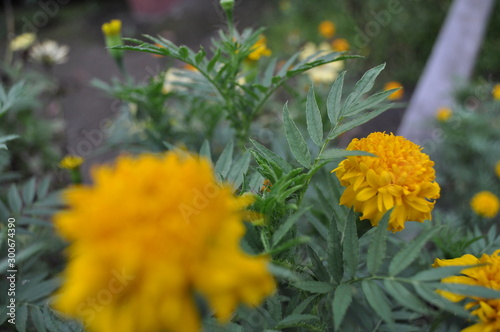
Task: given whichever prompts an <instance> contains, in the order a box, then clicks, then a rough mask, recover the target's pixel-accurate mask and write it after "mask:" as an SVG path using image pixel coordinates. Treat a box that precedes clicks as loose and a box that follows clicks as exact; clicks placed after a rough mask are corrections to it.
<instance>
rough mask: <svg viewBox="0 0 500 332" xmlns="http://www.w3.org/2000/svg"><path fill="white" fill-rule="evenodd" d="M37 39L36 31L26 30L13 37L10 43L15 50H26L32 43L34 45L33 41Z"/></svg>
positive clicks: (11, 48)
mask: <svg viewBox="0 0 500 332" xmlns="http://www.w3.org/2000/svg"><path fill="white" fill-rule="evenodd" d="M35 40H36V35H35V34H34V33H31V32H26V33H23V34H22V35H19V36H17V37H16V38H14V39H12V40H11V42H10V44H9V48H10V50H11V51H13V52H16V51H24V50H27V49H28V48H30V47H31V45H33V43H34V42H35Z"/></svg>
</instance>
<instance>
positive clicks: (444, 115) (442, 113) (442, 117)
mask: <svg viewBox="0 0 500 332" xmlns="http://www.w3.org/2000/svg"><path fill="white" fill-rule="evenodd" d="M452 115H453V111H452V110H451V109H450V108H449V107H441V108H440V109H438V111H437V114H436V119H437V120H438V121H440V122H445V121H448V120H449V119H450V118H451V116H452Z"/></svg>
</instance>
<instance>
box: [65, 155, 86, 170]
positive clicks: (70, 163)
mask: <svg viewBox="0 0 500 332" xmlns="http://www.w3.org/2000/svg"><path fill="white" fill-rule="evenodd" d="M81 164H83V158H82V157H79V156H72V155H67V156H66V157H64V158H63V159H62V160H61V161H60V162H59V167H61V168H64V169H69V170H72V169H76V168H78V167H80V165H81Z"/></svg>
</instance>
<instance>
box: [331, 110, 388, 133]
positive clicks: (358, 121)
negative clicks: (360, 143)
mask: <svg viewBox="0 0 500 332" xmlns="http://www.w3.org/2000/svg"><path fill="white" fill-rule="evenodd" d="M392 106H393V105H392V104H388V105H384V106H383V107H381V108H379V109H376V110H374V111H371V112H367V113H363V114H360V115H358V116H357V117H356V118H354V119H351V120H349V121H347V122H344V123H342V124H340V125H339V126H338V127H337V128H335V129H334V130H333V131H332V132H331V134H330V135H328V139H330V140H332V139H334V138H336V137H337V136H339V135H340V134H342V133H345V132H346V131H348V130H351V129H352V128H355V127H358V126H360V125H362V124H363V123H366V122H368V121H370V120H371V119H373V118H375V117H377V116H379V115H380V114H382V113H384V112H385V111H387V110H388V109H390V108H391V107H392Z"/></svg>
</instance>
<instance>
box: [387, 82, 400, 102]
mask: <svg viewBox="0 0 500 332" xmlns="http://www.w3.org/2000/svg"><path fill="white" fill-rule="evenodd" d="M396 88H399V90H397V91H394V92H393V93H392V94H391V95H390V96H389V97H387V99H389V100H396V99H401V98H403V95H404V89H403V86H402V85H401V83H399V82H395V81H391V82H388V83H386V84H385V85H384V90H385V91H387V90H391V89H396Z"/></svg>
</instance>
